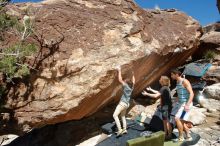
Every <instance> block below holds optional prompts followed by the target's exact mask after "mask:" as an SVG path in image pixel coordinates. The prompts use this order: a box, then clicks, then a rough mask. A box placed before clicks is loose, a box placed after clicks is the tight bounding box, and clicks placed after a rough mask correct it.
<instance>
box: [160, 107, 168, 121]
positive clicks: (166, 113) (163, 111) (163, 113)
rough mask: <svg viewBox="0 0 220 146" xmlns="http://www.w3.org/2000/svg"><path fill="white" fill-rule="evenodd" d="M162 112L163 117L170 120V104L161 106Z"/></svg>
mask: <svg viewBox="0 0 220 146" xmlns="http://www.w3.org/2000/svg"><path fill="white" fill-rule="evenodd" d="M160 112H161V114H162V119H163V120H169V119H170V112H169V108H168V105H165V106H162V107H161V108H160Z"/></svg>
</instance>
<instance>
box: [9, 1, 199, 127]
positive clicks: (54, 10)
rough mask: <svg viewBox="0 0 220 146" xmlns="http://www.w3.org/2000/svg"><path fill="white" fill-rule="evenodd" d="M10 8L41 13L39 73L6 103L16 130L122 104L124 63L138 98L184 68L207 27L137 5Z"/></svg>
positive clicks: (18, 12) (52, 4)
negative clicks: (120, 75) (169, 73)
mask: <svg viewBox="0 0 220 146" xmlns="http://www.w3.org/2000/svg"><path fill="white" fill-rule="evenodd" d="M8 8H9V13H11V14H14V15H17V16H19V17H23V15H24V10H25V9H27V8H28V9H30V10H32V11H33V12H32V13H33V17H34V18H35V33H34V37H32V39H30V41H34V42H36V43H37V44H38V45H39V53H38V54H36V57H35V58H30V59H29V60H28V63H30V64H31V65H32V66H34V67H35V68H36V69H37V70H38V71H33V73H32V74H31V75H30V78H29V79H27V80H26V81H21V82H19V83H18V84H17V85H16V86H13V87H11V89H10V91H9V93H8V95H7V98H6V105H7V107H8V108H9V109H11V110H12V111H13V114H12V115H13V116H12V117H11V118H12V119H14V123H13V124H15V125H17V126H16V127H18V128H19V129H20V130H23V131H26V130H29V129H31V128H34V127H41V126H44V125H47V124H54V123H59V122H64V121H69V120H79V119H82V118H83V117H88V116H90V115H92V114H93V113H95V112H97V111H98V110H100V109H102V108H103V107H105V106H106V105H108V104H109V103H114V102H117V101H118V100H119V98H120V96H121V93H122V92H121V85H120V84H119V82H118V81H117V71H116V69H115V67H116V66H117V65H122V73H123V77H129V76H130V72H131V71H132V70H133V71H134V73H135V77H136V85H135V90H134V96H135V95H137V94H138V93H140V92H141V91H142V90H143V89H144V88H145V87H146V86H147V85H149V84H151V83H153V82H154V81H156V80H158V78H159V77H160V75H162V74H165V73H166V72H167V71H168V70H169V69H171V68H173V67H177V66H179V65H181V64H182V63H184V62H185V60H186V59H187V58H188V57H189V56H190V55H191V54H192V53H193V52H194V51H195V50H196V48H197V46H198V44H199V39H200V36H201V27H200V25H199V23H198V22H197V21H196V20H194V19H193V18H191V17H189V16H187V15H186V14H184V13H182V12H179V11H177V10H174V9H167V10H143V9H141V8H140V7H139V6H138V5H136V4H135V3H134V2H133V1H132V0H88V1H84V0H47V1H43V2H40V3H24V4H16V5H10V6H9V7H8ZM12 40H13V39H12ZM12 42H13V41H11V43H12Z"/></svg>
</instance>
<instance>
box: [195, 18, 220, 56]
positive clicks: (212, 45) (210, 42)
mask: <svg viewBox="0 0 220 146" xmlns="http://www.w3.org/2000/svg"><path fill="white" fill-rule="evenodd" d="M202 30H203V35H202V37H201V39H200V45H199V47H198V49H197V50H196V51H195V53H194V54H193V58H194V59H201V58H204V56H205V54H206V52H207V51H212V52H214V53H215V54H216V55H217V56H215V57H216V59H217V60H219V59H218V58H219V56H220V40H219V37H220V23H219V22H217V23H213V24H210V25H207V26H205V27H203V29H202Z"/></svg>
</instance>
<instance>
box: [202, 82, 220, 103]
mask: <svg viewBox="0 0 220 146" xmlns="http://www.w3.org/2000/svg"><path fill="white" fill-rule="evenodd" d="M204 93H205V94H206V95H207V97H208V98H213V99H216V100H220V83H217V84H213V85H211V86H207V87H205V89H204Z"/></svg>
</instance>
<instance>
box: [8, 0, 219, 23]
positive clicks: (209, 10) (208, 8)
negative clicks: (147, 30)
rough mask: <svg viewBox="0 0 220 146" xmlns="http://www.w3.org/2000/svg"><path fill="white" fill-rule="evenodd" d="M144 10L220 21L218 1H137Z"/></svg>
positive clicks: (203, 21) (211, 21)
mask: <svg viewBox="0 0 220 146" xmlns="http://www.w3.org/2000/svg"><path fill="white" fill-rule="evenodd" d="M12 1H13V2H27V1H30V2H36V1H39V0H12ZM135 1H136V3H137V4H138V5H139V6H141V7H143V8H150V9H153V8H155V6H158V7H159V8H161V9H166V8H175V9H178V10H181V11H183V12H185V13H186V14H188V15H190V16H192V17H193V18H195V19H196V20H198V21H199V22H200V24H201V25H203V26H205V25H207V24H210V23H213V22H216V21H220V15H219V13H218V10H217V7H216V0H135Z"/></svg>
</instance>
